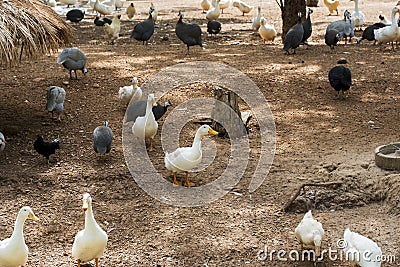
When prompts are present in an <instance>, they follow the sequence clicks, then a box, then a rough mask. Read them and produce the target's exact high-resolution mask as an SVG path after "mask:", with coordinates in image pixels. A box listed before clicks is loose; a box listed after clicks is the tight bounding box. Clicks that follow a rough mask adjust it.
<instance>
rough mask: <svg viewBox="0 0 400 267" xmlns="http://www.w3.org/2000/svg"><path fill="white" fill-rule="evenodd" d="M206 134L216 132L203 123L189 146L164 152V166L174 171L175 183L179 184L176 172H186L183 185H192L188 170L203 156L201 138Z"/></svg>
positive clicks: (215, 133)
mask: <svg viewBox="0 0 400 267" xmlns="http://www.w3.org/2000/svg"><path fill="white" fill-rule="evenodd" d="M207 134H212V135H217V134H218V132H216V131H214V130H213V129H212V128H211V127H210V126H208V125H203V126H201V127H200V128H199V129H198V130H197V132H196V135H195V137H194V140H193V144H192V146H191V147H178V148H177V149H176V150H175V151H174V152H172V153H168V152H166V153H165V158H164V162H165V167H166V168H167V169H168V170H170V171H172V172H173V173H174V184H175V185H180V184H179V183H178V181H177V180H176V174H177V173H178V172H185V173H186V179H185V186H187V187H190V186H193V185H194V184H193V183H190V182H189V171H190V170H191V169H193V168H194V167H196V166H197V165H199V164H200V162H201V159H202V157H203V153H202V150H201V139H202V138H203V137H204V136H206V135H207Z"/></svg>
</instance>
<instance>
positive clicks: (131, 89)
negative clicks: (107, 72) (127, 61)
mask: <svg viewBox="0 0 400 267" xmlns="http://www.w3.org/2000/svg"><path fill="white" fill-rule="evenodd" d="M138 83H139V81H138V78H137V77H133V79H132V85H127V86H123V87H120V88H119V92H118V96H119V99H120V100H121V103H122V105H124V106H126V105H128V104H129V102H130V101H131V99H132V101H137V100H140V99H141V98H142V93H143V92H142V89H141V88H140V87H139V86H138Z"/></svg>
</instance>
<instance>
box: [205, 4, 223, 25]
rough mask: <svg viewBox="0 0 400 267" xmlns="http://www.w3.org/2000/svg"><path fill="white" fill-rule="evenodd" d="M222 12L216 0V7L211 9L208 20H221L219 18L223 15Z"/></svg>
mask: <svg viewBox="0 0 400 267" xmlns="http://www.w3.org/2000/svg"><path fill="white" fill-rule="evenodd" d="M220 11H221V9H220V7H219V0H216V1H215V7H214V8H211V9H210V10H208V11H207V13H206V18H207V19H208V20H217V19H218V18H219V16H220V15H221V13H220Z"/></svg>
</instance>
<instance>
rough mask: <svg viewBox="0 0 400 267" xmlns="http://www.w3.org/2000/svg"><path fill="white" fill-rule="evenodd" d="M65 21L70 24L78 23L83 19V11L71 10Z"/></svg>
mask: <svg viewBox="0 0 400 267" xmlns="http://www.w3.org/2000/svg"><path fill="white" fill-rule="evenodd" d="M66 17H67V20H69V21H71V22H79V21H81V20H83V18H84V17H85V11H82V10H80V9H71V10H70V11H68V12H67V14H66Z"/></svg>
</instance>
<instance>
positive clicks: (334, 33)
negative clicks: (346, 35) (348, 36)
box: [325, 29, 342, 50]
mask: <svg viewBox="0 0 400 267" xmlns="http://www.w3.org/2000/svg"><path fill="white" fill-rule="evenodd" d="M341 36H342V34H341V33H340V32H339V31H338V30H335V29H332V30H327V31H326V33H325V44H326V45H327V46H329V47H330V48H331V50H333V49H334V47H335V46H337V43H338V42H339V38H340V37H341Z"/></svg>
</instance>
